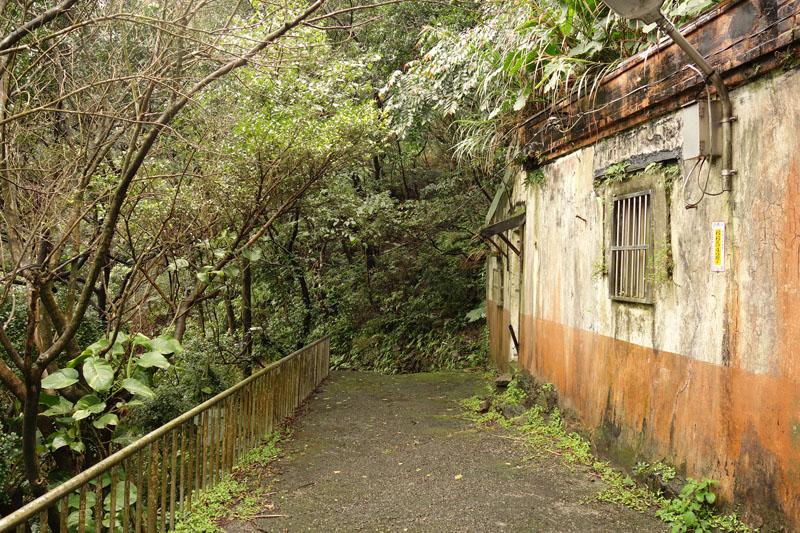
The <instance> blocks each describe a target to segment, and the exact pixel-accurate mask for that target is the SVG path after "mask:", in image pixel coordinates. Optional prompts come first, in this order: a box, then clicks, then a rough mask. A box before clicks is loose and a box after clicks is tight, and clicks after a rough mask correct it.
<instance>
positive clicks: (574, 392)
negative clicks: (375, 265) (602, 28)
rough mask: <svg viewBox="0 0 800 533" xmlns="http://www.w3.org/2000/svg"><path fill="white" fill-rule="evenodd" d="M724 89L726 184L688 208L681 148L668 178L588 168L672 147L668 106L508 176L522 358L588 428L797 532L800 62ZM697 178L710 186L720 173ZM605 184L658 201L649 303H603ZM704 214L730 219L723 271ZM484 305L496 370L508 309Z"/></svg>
mask: <svg viewBox="0 0 800 533" xmlns="http://www.w3.org/2000/svg"><path fill="white" fill-rule="evenodd" d="M732 97H733V104H734V112H735V114H736V115H737V116H738V119H739V120H738V122H737V123H736V125H735V126H734V161H733V163H734V166H735V168H737V170H738V174H737V176H736V178H735V181H734V191H733V193H730V194H723V195H721V196H710V197H706V198H705V199H704V200H703V202H701V203H700V205H699V206H698V207H697V208H696V209H688V210H687V209H685V208H684V204H685V203H686V202H687V201H688V199H696V198H697V197H698V194H699V191H698V189H697V187H696V185H692V184H690V185H689V186H688V187H687V191H684V190H683V189H682V188H681V186H680V185H681V182H682V180H683V176H685V175H686V174H687V173H688V171H689V170H690V169H691V166H692V164H693V162H692V161H682V162H680V171H681V175H680V176H678V177H677V178H676V179H675V181H674V183H673V186H672V188H669V187H667V188H665V189H664V190H661V189H659V186H658V185H657V184H658V183H659V179H660V178H659V177H658V176H634V177H631V178H630V181H628V182H625V183H624V184H622V185H619V186H617V185H614V186H608V187H600V188H598V187H597V185H596V184H595V183H594V180H593V176H594V174H593V172H594V170H596V169H597V168H604V167H606V166H608V165H610V164H613V163H615V162H617V161H619V160H622V159H625V158H626V157H631V156H633V155H637V154H643V153H648V152H654V151H657V150H664V149H674V148H675V147H680V145H681V142H682V135H683V133H682V128H683V124H682V120H681V118H680V114H678V113H676V114H673V115H669V116H666V117H662V118H659V119H657V120H655V121H652V122H651V123H649V124H645V125H643V126H640V127H637V128H636V129H634V130H631V131H629V132H627V133H626V134H624V135H619V136H616V137H613V138H609V139H604V140H601V141H599V142H597V143H596V144H594V145H593V146H590V147H587V148H584V149H581V150H578V151H576V152H573V153H571V154H569V155H566V156H564V157H561V158H560V159H557V160H555V161H553V162H552V163H550V164H548V165H547V166H546V167H544V172H545V183H544V184H543V185H542V186H541V187H532V188H525V186H524V185H523V183H522V175H521V176H520V178H519V179H518V180H517V183H516V184H515V191H516V192H515V194H516V195H517V196H524V200H525V202H526V204H527V219H526V225H525V239H524V242H525V257H526V261H525V264H524V272H523V284H522V286H523V291H524V294H523V297H522V301H523V306H522V319H521V324H520V344H521V346H520V366H521V367H524V368H526V369H527V370H529V371H530V372H531V373H532V374H534V375H536V376H537V377H538V378H540V379H543V380H546V381H549V382H552V383H553V384H554V385H555V386H556V388H557V389H558V390H559V396H560V398H561V399H562V401H563V402H564V403H565V407H571V408H573V409H575V410H576V411H577V412H578V413H579V415H580V416H581V418H582V421H583V422H584V423H585V424H586V425H587V426H588V427H590V428H593V430H594V431H595V434H596V435H597V436H598V437H599V436H602V437H603V438H604V439H611V440H613V441H615V443H616V445H618V446H619V447H620V448H625V449H627V450H632V451H633V453H635V454H638V455H640V456H641V458H643V459H645V460H658V459H661V458H662V457H663V458H666V459H667V460H668V461H670V462H672V463H673V464H676V465H677V466H679V467H681V468H682V469H683V470H684V472H685V473H686V474H687V475H689V476H692V477H695V478H699V477H703V476H705V477H711V478H714V479H717V480H719V481H720V484H719V492H720V494H721V496H723V498H724V499H726V500H727V501H730V502H733V503H736V504H740V503H741V504H743V505H744V506H745V511H746V512H747V513H749V514H750V515H751V516H753V517H762V518H770V517H772V516H785V517H788V518H789V520H790V521H791V522H792V523H793V524H794V526H795V527H796V528H798V529H800V128H798V124H800V106H798V105H797V102H800V70H797V69H795V70H790V71H787V72H783V73H780V74H777V75H770V76H767V77H763V78H761V79H758V80H756V81H754V82H752V83H750V84H748V85H745V86H742V87H739V88H737V89H736V90H735V91H733V93H732ZM704 177H705V176H704ZM708 178H709V181H708V184H709V190H712V191H713V190H716V189H718V188H719V185H720V183H721V178H720V176H719V169H717V168H714V169H713V170H712V173H711V174H710V175H709V176H708ZM636 180H638V182H637V181H636ZM692 181H694V180H692ZM615 187H616V190H617V191H619V190H622V189H621V188H620V187H622V188H625V191H628V192H629V190H635V189H636V188H637V187H640V188H644V189H648V188H653V189H654V190H655V191H656V193H657V194H661V195H662V196H663V201H662V200H659V201H660V202H662V203H661V204H660V205H663V209H662V208H659V210H658V212H657V213H656V215H657V216H659V217H660V218H663V220H661V221H660V222H659V223H658V224H660V225H656V228H657V229H656V231H655V232H654V241H655V242H656V243H659V246H662V247H663V248H664V249H665V250H668V251H669V253H670V255H671V257H672V258H673V260H674V272H673V274H672V276H671V277H670V278H669V279H666V280H659V281H658V282H657V283H656V284H655V286H654V293H653V294H654V297H653V301H654V303H653V305H643V304H626V303H620V302H614V301H612V300H610V298H609V295H608V279H607V277H606V276H603V275H602V273H601V274H599V275H598V273H597V267H596V265H597V264H598V263H602V261H599V259H602V258H603V257H604V254H606V255H605V258H606V260H608V249H607V246H608V243H607V242H605V241H606V240H607V239H608V227H607V224H608V220H609V218H610V215H609V205H610V203H611V202H609V198H611V197H612V196H613V194H615ZM658 191H661V192H658ZM656 193H654V194H656ZM717 221H722V222H725V223H726V228H727V234H726V243H725V244H726V257H725V261H726V265H727V269H726V271H725V272H724V273H713V272H711V271H710V259H711V239H710V237H711V232H710V227H711V224H712V222H717ZM667 225H669V227H668V228H667ZM667 229H668V230H669V231H667ZM489 277H490V280H489V283H491V273H490V276H489ZM489 300H490V298H489V299H487V321H488V324H489V327H490V339H491V350H492V353H493V354H494V356H495V360H496V362H497V364H498V365H501V367H502V365H504V364H506V358H505V357H504V356H503V354H507V353H508V343H509V342H510V341H509V339H508V323H509V322H508V314H507V312H505V311H504V310H503V309H502V307H501V306H497V305H494V304H493V303H492V302H491V301H489ZM502 368H504V369H506V368H507V367H502Z"/></svg>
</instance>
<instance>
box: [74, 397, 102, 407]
mask: <svg viewBox="0 0 800 533" xmlns="http://www.w3.org/2000/svg"><path fill="white" fill-rule="evenodd" d="M99 403H101V402H100V398H98V397H97V396H95V395H94V394H87V395H86V396H84V397H83V398H81V399H80V400H78V401H77V402H75V409H88V408H89V407H91V406H93V405H97V404H99Z"/></svg>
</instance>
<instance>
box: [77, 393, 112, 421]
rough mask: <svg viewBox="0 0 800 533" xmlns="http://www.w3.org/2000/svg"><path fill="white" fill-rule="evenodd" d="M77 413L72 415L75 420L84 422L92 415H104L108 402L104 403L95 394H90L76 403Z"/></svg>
mask: <svg viewBox="0 0 800 533" xmlns="http://www.w3.org/2000/svg"><path fill="white" fill-rule="evenodd" d="M75 409H76V411H75V412H74V413H73V414H72V418H74V419H75V420H83V419H84V418H88V417H89V416H90V415H96V414H98V413H102V412H103V411H105V409H106V402H103V401H101V400H100V398H98V397H97V396H95V395H94V394H88V395H86V396H84V397H83V398H81V399H80V400H78V401H77V402H75Z"/></svg>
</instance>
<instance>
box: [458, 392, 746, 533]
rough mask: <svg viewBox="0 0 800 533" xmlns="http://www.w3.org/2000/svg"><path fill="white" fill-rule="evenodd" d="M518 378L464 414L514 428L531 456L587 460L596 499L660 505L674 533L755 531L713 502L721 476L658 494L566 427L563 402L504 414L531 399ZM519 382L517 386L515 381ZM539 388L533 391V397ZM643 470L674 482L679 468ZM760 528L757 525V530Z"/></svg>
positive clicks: (643, 507) (470, 404) (468, 404)
mask: <svg viewBox="0 0 800 533" xmlns="http://www.w3.org/2000/svg"><path fill="white" fill-rule="evenodd" d="M517 383H518V381H517V379H516V378H515V379H514V380H513V381H512V382H511V384H509V386H508V388H507V389H506V390H504V391H503V392H497V391H495V390H494V389H493V388H490V392H489V395H488V398H479V397H477V396H475V397H472V398H469V399H466V400H463V401H462V402H460V405H461V407H462V409H464V411H465V413H464V418H466V419H467V420H470V421H472V422H473V423H475V424H476V425H479V426H485V427H489V426H493V425H500V426H503V427H506V428H509V429H510V430H511V431H513V432H514V433H515V434H516V437H517V440H518V442H519V443H520V444H521V445H522V446H525V447H526V448H530V449H531V450H532V451H533V453H532V455H531V456H530V457H529V458H535V457H538V456H541V455H543V454H545V453H546V454H549V455H557V456H560V457H561V458H562V460H563V461H564V463H565V464H567V465H581V466H583V467H585V468H586V470H587V473H588V474H589V475H591V476H596V477H597V478H599V479H600V480H602V482H603V483H604V485H605V488H603V489H602V490H601V491H600V492H598V493H597V494H596V495H595V496H594V497H593V498H591V499H592V500H595V501H603V502H608V503H613V504H617V505H624V506H625V507H628V508H629V509H633V510H635V511H639V512H642V513H644V512H647V511H651V510H655V514H656V517H658V518H659V519H661V520H662V521H664V522H665V523H666V524H668V525H669V526H671V533H684V532H687V531H693V532H711V531H720V532H722V531H725V532H730V533H749V532H752V531H753V530H751V529H749V528H748V527H747V526H746V525H744V524H743V523H742V522H741V521H740V520H739V518H738V517H737V516H736V514H735V513H734V514H728V515H718V514H715V513H714V510H713V505H714V503H715V501H716V496H715V495H714V493H713V492H712V491H711V487H712V485H713V484H714V483H716V481H713V480H710V479H703V480H702V481H699V482H698V481H695V480H693V479H691V478H689V479H688V483H687V485H686V486H685V487H684V488H683V490H682V491H681V493H680V495H679V496H678V497H677V498H674V499H669V498H666V497H664V496H663V495H662V494H660V493H654V492H652V491H651V490H649V489H648V488H646V487H641V486H639V485H637V483H636V482H635V481H634V480H633V479H632V478H631V477H630V476H628V475H627V474H624V473H622V472H618V471H615V470H614V469H613V468H612V467H611V465H610V464H609V463H608V462H605V461H600V460H598V459H597V458H596V457H595V456H594V454H593V453H592V451H591V443H590V442H589V441H588V440H587V439H585V438H584V437H582V436H580V435H579V434H577V433H575V432H569V433H568V432H567V431H566V430H565V429H564V422H563V420H562V416H561V412H560V411H559V409H558V407H554V408H552V410H550V412H545V409H544V408H543V407H542V406H541V405H539V404H536V403H533V402H532V401H531V402H529V405H530V404H531V403H532V406H531V407H530V408H529V409H528V411H527V412H525V414H524V415H522V416H520V417H518V418H516V419H515V420H514V421H513V422H512V421H510V420H508V419H507V418H505V417H504V416H503V415H502V410H503V406H506V405H519V404H520V403H522V402H523V401H524V400H526V398H527V394H526V393H525V391H524V390H522V389H521V388H519V385H518V384H517ZM512 385H513V386H512ZM539 389H540V390H541V391H542V392H544V393H546V394H550V393H552V392H553V391H554V389H553V385H552V384H550V383H547V384H544V385H541V386H539ZM536 395H537V391H534V392H533V396H536ZM486 401H488V402H489V403H490V406H491V407H490V408H489V410H488V411H486V412H484V413H480V412H479V409H480V406H481V404H482V403H483V402H486ZM635 472H636V473H637V474H648V473H656V474H658V475H659V476H660V477H661V479H662V480H664V481H665V482H666V481H670V480H671V479H674V478H675V476H676V471H675V469H674V468H673V467H670V466H668V465H665V464H663V463H661V462H658V463H655V464H653V465H650V464H648V463H639V464H637V466H636V469H635ZM756 531H757V530H756Z"/></svg>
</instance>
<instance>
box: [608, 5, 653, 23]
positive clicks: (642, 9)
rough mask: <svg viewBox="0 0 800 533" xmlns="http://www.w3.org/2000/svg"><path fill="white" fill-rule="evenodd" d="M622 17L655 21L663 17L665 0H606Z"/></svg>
mask: <svg viewBox="0 0 800 533" xmlns="http://www.w3.org/2000/svg"><path fill="white" fill-rule="evenodd" d="M604 2H605V3H606V4H608V7H610V8H611V9H613V10H614V12H615V13H616V14H617V15H619V16H620V17H623V18H626V19H639V20H643V21H645V22H654V21H655V20H656V19H658V18H660V17H661V4H663V3H664V0H604Z"/></svg>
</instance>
